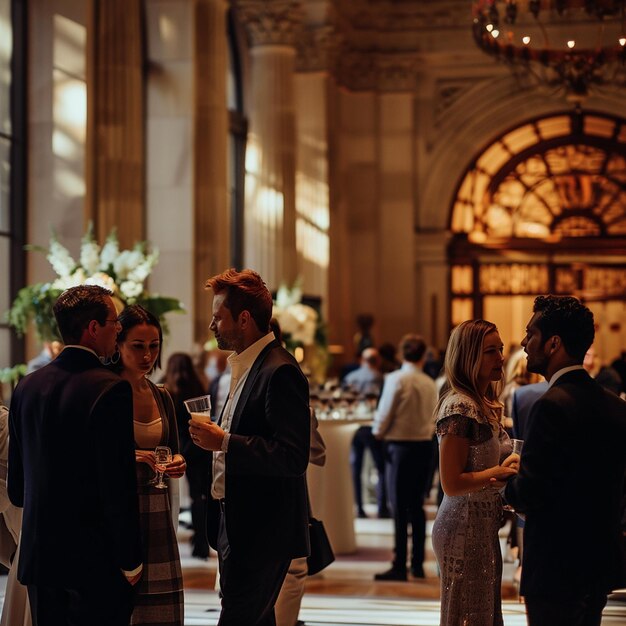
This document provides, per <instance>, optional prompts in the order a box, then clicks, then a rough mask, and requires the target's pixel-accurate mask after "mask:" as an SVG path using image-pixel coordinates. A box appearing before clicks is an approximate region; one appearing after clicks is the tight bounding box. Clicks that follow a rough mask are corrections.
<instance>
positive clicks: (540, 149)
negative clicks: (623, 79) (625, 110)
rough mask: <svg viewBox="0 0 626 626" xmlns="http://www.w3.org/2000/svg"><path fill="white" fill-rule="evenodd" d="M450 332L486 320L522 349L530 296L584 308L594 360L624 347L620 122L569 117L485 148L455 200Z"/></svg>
mask: <svg viewBox="0 0 626 626" xmlns="http://www.w3.org/2000/svg"><path fill="white" fill-rule="evenodd" d="M450 230H451V231H452V233H453V238H452V241H451V244H450V249H449V258H450V266H451V272H450V275H451V284H450V292H451V311H450V318H451V323H452V325H456V324H458V323H459V322H460V321H462V320H464V319H470V318H475V317H487V318H488V319H491V320H492V321H494V322H496V323H497V325H498V327H499V328H500V331H501V335H502V336H503V337H505V338H506V342H508V341H509V340H510V341H511V342H515V341H519V340H520V339H521V336H520V333H522V330H523V326H524V324H525V323H526V321H527V318H528V313H529V312H530V311H531V310H532V302H533V299H534V297H535V296H536V295H538V294H545V293H554V294H562V295H575V296H577V297H579V298H581V299H583V300H584V301H585V302H586V303H587V304H588V305H589V306H590V307H591V309H592V310H593V311H594V315H595V316H596V325H597V333H596V343H597V344H598V345H597V350H598V352H599V353H601V354H603V355H604V358H605V359H608V360H610V358H614V356H616V354H615V351H616V350H617V347H618V346H622V345H624V342H625V341H626V324H623V323H622V322H621V319H623V316H624V315H625V314H626V305H624V302H625V301H626V119H621V118H617V117H613V116H609V115H604V114H602V113H598V112H593V111H573V112H566V113H561V114H555V115H552V116H548V117H543V118H538V119H534V120H530V121H529V122H527V123H525V124H523V125H521V126H518V127H516V128H513V129H511V130H510V131H508V132H506V133H504V134H503V135H502V136H501V137H499V138H497V139H495V140H494V141H492V142H491V143H490V144H489V145H488V146H486V147H485V148H483V149H482V150H481V151H480V152H479V153H478V154H477V155H476V156H475V157H474V158H473V161H472V163H471V164H470V166H469V167H468V169H467V171H466V174H465V175H464V177H463V179H462V181H461V183H460V185H459V187H458V191H457V194H456V198H455V200H454V203H453V206H452V211H451V219H450Z"/></svg>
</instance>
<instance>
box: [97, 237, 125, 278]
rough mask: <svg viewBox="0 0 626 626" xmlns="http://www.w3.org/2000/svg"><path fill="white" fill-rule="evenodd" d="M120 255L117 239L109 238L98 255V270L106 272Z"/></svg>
mask: <svg viewBox="0 0 626 626" xmlns="http://www.w3.org/2000/svg"><path fill="white" fill-rule="evenodd" d="M119 253H120V248H119V245H118V243H117V238H115V237H111V236H109V238H108V239H107V240H106V243H105V244H104V247H103V248H102V252H101V253H100V265H99V266H98V269H99V270H102V271H104V272H106V271H107V270H108V269H109V266H110V265H113V264H114V262H115V259H117V257H118V255H119Z"/></svg>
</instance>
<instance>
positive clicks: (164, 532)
mask: <svg viewBox="0 0 626 626" xmlns="http://www.w3.org/2000/svg"><path fill="white" fill-rule="evenodd" d="M119 322H120V324H121V325H122V330H121V332H120V333H119V335H118V337H117V343H118V348H119V351H120V356H121V358H120V362H119V366H118V368H117V369H118V371H119V373H120V375H121V376H122V378H124V379H126V380H128V382H130V384H131V386H132V388H133V418H134V419H133V422H134V430H135V446H136V453H135V456H136V460H137V489H138V495H139V511H140V515H141V527H142V541H143V552H144V559H143V568H144V569H143V574H142V577H141V580H140V581H139V583H138V584H137V586H136V593H137V595H136V598H135V609H134V611H133V616H132V619H131V624H133V625H134V624H144V625H147V624H149V625H151V626H157V625H158V626H182V624H183V617H184V600H183V579H182V573H181V567H180V556H179V554H178V543H177V541H176V525H177V520H178V502H177V494H178V488H177V484H176V480H174V479H178V478H180V477H181V476H182V475H183V474H184V473H185V467H186V464H185V459H184V458H183V457H182V455H181V454H179V445H178V431H177V428H176V415H175V412H174V405H173V403H172V399H171V397H170V395H169V393H168V392H167V391H166V390H165V389H164V388H163V387H162V386H157V385H155V384H153V383H152V382H151V381H150V380H148V378H147V376H148V375H149V374H151V373H152V372H153V371H154V369H155V368H156V367H160V366H161V344H162V340H163V333H162V330H161V325H160V324H159V321H158V319H157V318H156V317H155V316H154V315H152V314H151V313H149V312H148V311H146V310H145V309H144V308H143V307H141V306H139V305H131V306H128V307H126V308H125V309H124V310H123V311H122V313H121V314H120V316H119ZM156 446H168V447H169V448H170V449H171V451H172V461H171V463H169V464H168V465H167V468H166V470H165V476H166V481H167V482H168V488H167V489H159V488H157V487H155V486H154V482H155V481H154V480H153V479H154V476H155V472H156V468H155V454H154V449H155V447H156ZM174 494H176V495H175V497H172V496H173V495H174ZM172 500H176V502H172ZM174 520H176V521H174Z"/></svg>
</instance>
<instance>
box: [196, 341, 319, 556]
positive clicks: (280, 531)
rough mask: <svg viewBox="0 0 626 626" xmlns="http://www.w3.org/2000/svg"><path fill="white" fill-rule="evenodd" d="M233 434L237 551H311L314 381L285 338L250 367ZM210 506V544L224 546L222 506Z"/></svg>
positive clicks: (229, 503) (233, 542)
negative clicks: (309, 480) (308, 485)
mask: <svg viewBox="0 0 626 626" xmlns="http://www.w3.org/2000/svg"><path fill="white" fill-rule="evenodd" d="M230 432H231V437H230V442H229V445H228V452H227V453H226V477H225V478H226V483H225V514H224V517H225V523H226V533H227V535H228V543H229V546H230V551H231V552H230V553H231V555H232V556H233V557H238V558H246V559H248V560H251V561H254V560H258V561H267V560H268V559H269V560H276V559H281V560H284V559H292V558H296V557H301V556H306V555H307V554H308V553H309V536H308V507H307V498H306V483H305V472H306V468H307V464H308V462H309V445H310V412H309V387H308V383H307V380H306V378H305V377H304V375H303V374H302V372H301V371H300V367H299V366H298V364H297V362H296V361H295V359H294V358H293V357H292V356H291V354H289V352H287V351H286V350H285V349H284V348H282V347H281V346H280V344H279V343H278V342H277V341H273V342H272V343H270V344H269V345H268V346H266V347H265V348H264V349H263V351H262V352H261V354H260V355H259V356H258V357H257V359H256V361H255V362H254V364H253V365H252V367H251V368H250V372H249V373H248V377H247V379H246V382H245V383H244V386H243V389H242V392H241V396H240V397H239V402H238V403H237V407H236V409H235V413H234V415H233V421H232V424H231V428H230ZM210 504H211V506H209V515H208V518H207V524H208V536H209V543H210V544H211V546H213V547H214V548H216V549H217V530H218V523H219V506H218V503H216V501H214V500H210Z"/></svg>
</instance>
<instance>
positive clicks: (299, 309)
mask: <svg viewBox="0 0 626 626" xmlns="http://www.w3.org/2000/svg"><path fill="white" fill-rule="evenodd" d="M273 315H274V317H275V318H276V319H277V320H278V323H279V324H280V328H281V331H282V333H283V340H284V342H285V346H286V347H287V349H288V350H289V351H290V352H292V353H293V352H295V349H296V348H297V347H302V348H304V349H305V350H304V355H305V356H304V359H305V364H306V365H307V366H308V368H309V370H310V373H311V375H312V377H313V378H314V379H316V380H318V382H323V379H324V377H325V373H326V367H327V366H328V346H327V343H328V342H327V338H326V325H325V324H324V322H323V320H322V318H321V316H320V315H319V314H318V312H317V311H316V310H315V309H314V308H313V307H312V306H309V305H308V304H303V303H302V289H301V287H300V281H299V280H298V281H296V283H295V284H294V285H293V287H291V288H289V287H287V285H285V284H282V285H281V286H280V287H279V289H278V291H277V293H276V300H274V309H273Z"/></svg>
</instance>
